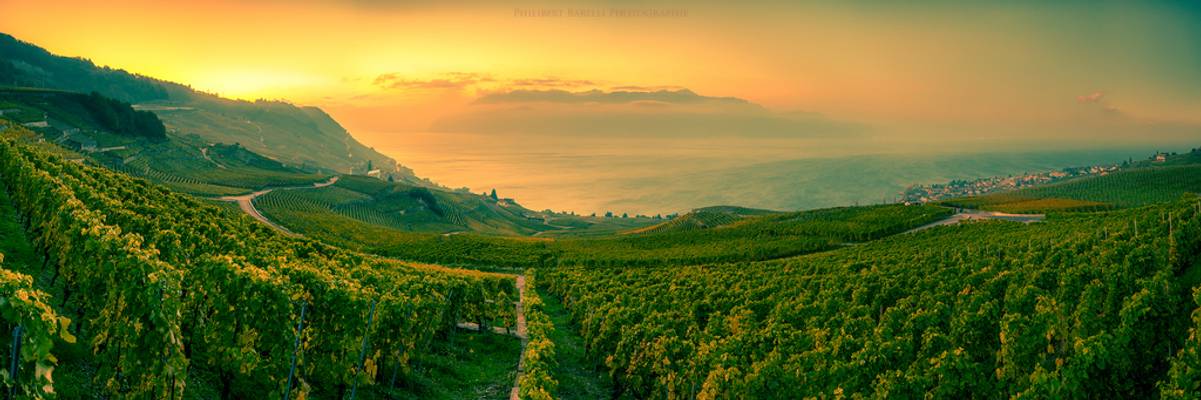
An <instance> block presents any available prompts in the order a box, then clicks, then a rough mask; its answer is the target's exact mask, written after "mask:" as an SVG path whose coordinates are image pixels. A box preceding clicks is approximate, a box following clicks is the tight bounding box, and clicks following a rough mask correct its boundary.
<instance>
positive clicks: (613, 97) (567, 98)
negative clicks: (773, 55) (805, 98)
mask: <svg viewBox="0 0 1201 400" xmlns="http://www.w3.org/2000/svg"><path fill="white" fill-rule="evenodd" d="M646 102H653V103H661V104H680V105H688V104H719V105H720V104H724V105H731V106H740V107H753V108H761V107H759V105H757V104H754V103H751V102H749V101H746V100H744V99H740V98H737V97H711V96H702V95H699V94H696V92H693V91H691V90H688V89H676V90H655V91H632V90H616V91H601V90H596V89H593V90H589V91H584V92H569V91H566V90H558V89H554V90H512V91H507V92H496V93H489V94H485V95H484V96H482V97H480V98H479V99H476V103H477V104H511V103H555V104H630V103H646Z"/></svg>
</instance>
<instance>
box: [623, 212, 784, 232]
mask: <svg viewBox="0 0 1201 400" xmlns="http://www.w3.org/2000/svg"><path fill="white" fill-rule="evenodd" d="M774 212H775V211H768V210H757V209H753V208H745V207H735V206H713V207H705V208H698V209H695V210H692V211H690V212H688V213H686V214H684V215H680V216H677V217H675V218H672V219H670V220H668V221H665V222H662V223H659V224H655V225H653V226H648V227H646V228H641V229H634V230H631V231H628V232H626V233H629V234H639V233H661V232H671V231H683V230H692V229H709V228H714V227H718V226H722V225H726V224H730V223H734V222H737V221H738V220H741V219H743V218H746V217H751V216H759V215H766V214H771V213H774Z"/></svg>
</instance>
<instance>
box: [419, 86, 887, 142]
mask: <svg viewBox="0 0 1201 400" xmlns="http://www.w3.org/2000/svg"><path fill="white" fill-rule="evenodd" d="M865 128H866V127H865V126H862V125H860V124H857V123H850V122H843V121H835V120H831V119H829V118H826V117H824V116H822V115H820V114H814V113H783V114H781V113H775V112H772V111H770V110H768V109H766V108H764V107H762V106H760V105H758V104H755V103H753V102H750V101H747V100H745V99H740V98H736V97H717V96H704V95H700V94H697V93H696V92H693V91H691V90H688V89H685V88H679V89H673V90H666V89H665V90H653V91H632V90H616V91H602V90H588V91H578V92H571V91H566V90H511V91H507V92H494V93H487V94H484V95H482V96H480V97H479V98H478V99H476V101H475V102H473V103H472V105H471V106H470V107H468V109H467V110H466V111H465V112H462V113H457V114H454V115H449V116H446V117H444V118H441V119H439V120H438V121H435V123H434V124H433V126H432V127H431V130H433V131H441V132H474V133H494V134H518V135H543V136H548V135H549V136H573V135H576V136H578V135H586V136H591V135H604V136H614V137H621V136H631V135H634V136H655V137H666V138H688V137H773V138H781V137H829V136H850V135H858V134H860V133H863V132H864V131H865Z"/></svg>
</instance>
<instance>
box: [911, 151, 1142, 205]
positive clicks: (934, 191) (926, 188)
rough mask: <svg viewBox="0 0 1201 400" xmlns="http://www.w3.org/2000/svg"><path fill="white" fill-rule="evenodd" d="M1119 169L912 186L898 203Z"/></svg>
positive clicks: (1072, 170) (1073, 169) (1097, 167)
mask: <svg viewBox="0 0 1201 400" xmlns="http://www.w3.org/2000/svg"><path fill="white" fill-rule="evenodd" d="M1165 156H1166V155H1164V154H1157V155H1156V156H1155V157H1153V160H1159V161H1162V160H1163V159H1164V158H1163V157H1165ZM1121 168H1122V166H1121V165H1118V164H1113V165H1093V166H1088V167H1071V168H1064V169H1062V170H1058V171H1046V172H1035V173H1026V174H1023V175H1010V176H994V177H988V178H980V179H976V180H970V181H969V180H953V181H950V182H948V183H936V184H932V185H913V186H910V187H909V188H907V189H905V191H904V192H903V193H901V202H903V203H906V204H921V203H929V202H933V201H939V200H943V199H949V198H953V197H967V196H982V195H986V194H990V193H996V192H1002V191H1009V190H1015V189H1021V188H1025V187H1029V186H1034V185H1043V184H1048V183H1054V182H1058V181H1062V180H1067V179H1072V178H1077V177H1082V176H1091V175H1096V176H1104V175H1107V174H1110V173H1113V172H1116V171H1118V170H1120V169H1121Z"/></svg>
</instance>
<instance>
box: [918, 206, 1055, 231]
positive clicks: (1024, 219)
mask: <svg viewBox="0 0 1201 400" xmlns="http://www.w3.org/2000/svg"><path fill="white" fill-rule="evenodd" d="M1046 218H1047V215H1046V214H1009V213H1003V212H996V211H981V210H968V209H960V210H958V212H956V213H955V214H954V215H951V216H950V217H947V218H946V219H942V220H939V221H935V222H931V223H929V224H926V225H922V226H919V227H917V228H913V229H910V230H908V231H906V232H905V233H913V232H918V231H924V230H926V229H930V228H933V227H936V226H943V225H953V224H957V223H959V222H961V221H966V220H982V219H1000V220H1005V221H1013V222H1021V223H1024V224H1029V223H1032V222H1040V221H1042V220H1044V219H1046Z"/></svg>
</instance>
